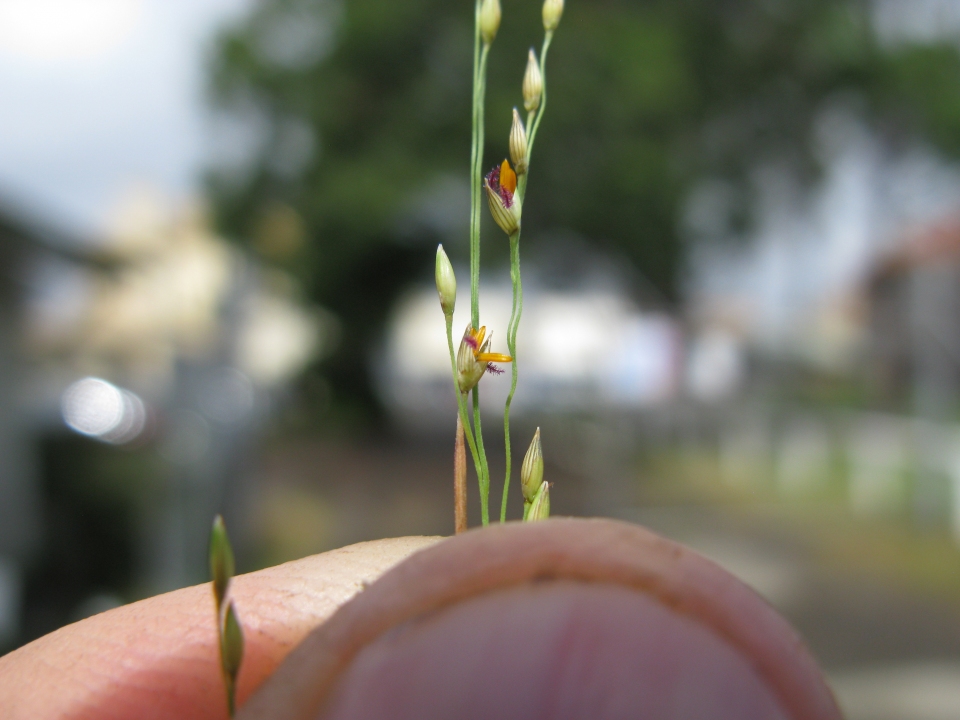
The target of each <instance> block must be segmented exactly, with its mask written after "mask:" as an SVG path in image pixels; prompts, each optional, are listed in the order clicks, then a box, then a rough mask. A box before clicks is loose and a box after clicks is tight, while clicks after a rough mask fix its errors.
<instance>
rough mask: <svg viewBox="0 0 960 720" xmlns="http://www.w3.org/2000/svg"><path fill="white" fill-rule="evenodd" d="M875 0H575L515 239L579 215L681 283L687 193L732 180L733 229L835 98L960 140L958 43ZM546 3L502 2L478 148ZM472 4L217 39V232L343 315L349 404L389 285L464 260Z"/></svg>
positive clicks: (437, 2)
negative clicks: (890, 32) (882, 25)
mask: <svg viewBox="0 0 960 720" xmlns="http://www.w3.org/2000/svg"><path fill="white" fill-rule="evenodd" d="M873 12H874V5H873V4H872V3H869V2H866V1H865V0H645V1H642V0H632V1H631V0H589V1H588V0H571V2H569V3H568V7H567V10H566V13H565V15H564V18H563V22H562V24H561V26H560V29H559V31H558V36H557V40H556V42H555V43H554V45H553V49H552V51H551V55H550V59H549V66H548V78H549V90H550V95H549V111H548V113H547V115H546V118H545V122H544V124H543V128H542V132H541V135H540V138H541V139H540V142H539V143H538V144H537V152H536V156H535V157H534V163H533V167H532V174H533V176H534V182H533V183H532V184H531V187H530V193H529V196H528V200H527V203H526V205H525V208H524V226H525V230H526V232H525V234H524V235H525V237H524V243H525V245H526V246H527V247H529V246H530V245H531V244H535V243H537V242H538V240H539V241H541V242H546V241H548V240H549V237H550V235H551V232H552V231H556V230H559V229H564V230H567V231H573V232H575V233H577V234H579V235H581V236H582V237H583V238H585V239H586V240H587V241H589V242H591V243H594V244H595V245H596V246H598V247H601V248H605V249H607V250H610V251H613V252H616V253H617V254H619V255H621V256H625V257H626V258H628V259H629V260H630V261H631V262H632V263H634V264H635V265H636V267H637V268H638V269H639V270H640V271H642V272H643V273H644V274H645V275H646V276H647V277H648V278H650V279H651V280H652V282H653V283H654V284H655V285H657V286H658V287H659V288H660V289H661V291H662V292H663V293H664V294H665V295H666V296H667V297H675V293H676V285H677V279H678V274H679V272H680V269H681V263H682V257H683V243H682V242H681V240H682V233H681V231H680V229H679V228H680V226H681V223H680V222H679V221H680V219H681V216H682V214H683V212H684V203H685V202H686V200H687V198H688V195H689V193H690V191H691V189H692V188H693V187H694V186H695V185H696V184H697V183H698V182H702V181H704V180H710V181H713V182H715V183H716V184H718V185H719V186H720V187H722V188H723V189H724V192H723V193H722V196H723V198H724V202H723V204H722V207H721V208H720V212H719V213H718V217H716V218H714V221H715V222H717V223H720V224H721V225H726V226H727V228H728V229H729V230H731V231H732V232H733V234H736V230H737V229H738V228H741V229H742V228H743V226H744V225H745V223H746V222H748V221H749V217H750V214H749V210H750V207H749V197H750V192H749V189H750V188H749V183H750V175H751V171H752V170H753V169H755V168H757V167H758V166H759V165H761V164H769V163H772V164H776V165H777V166H779V167H782V168H786V169H787V170H788V171H789V172H792V173H794V174H796V175H797V176H798V177H801V178H807V179H810V178H813V177H815V176H816V170H817V163H816V157H817V156H816V153H815V152H814V149H815V143H814V141H813V140H814V133H815V129H816V121H817V118H818V117H819V116H820V115H821V114H822V112H823V111H824V109H825V108H827V107H829V106H830V105H831V104H836V103H837V102H838V101H843V102H845V103H846V104H847V105H848V106H849V105H851V103H852V105H853V106H854V107H856V108H857V112H858V113H859V114H860V115H862V119H863V120H864V121H865V122H866V123H867V124H868V125H870V126H872V127H874V128H875V129H877V130H879V131H880V132H881V133H882V134H883V135H884V136H885V137H888V138H890V139H891V141H893V142H897V141H899V140H900V139H903V138H917V137H921V138H926V139H928V140H929V141H932V142H934V143H936V144H938V145H939V146H940V147H941V148H942V149H943V150H945V151H947V152H949V153H953V154H960V56H958V53H957V50H956V49H955V47H953V46H947V45H942V46H931V45H922V46H921V45H915V44H909V43H890V42H881V41H880V40H878V38H877V35H876V33H875V32H874V23H873ZM539 13H540V0H525V1H524V2H519V1H514V0H505V2H504V21H503V24H502V27H501V30H500V34H499V36H498V37H497V40H496V43H495V45H494V52H493V53H492V55H491V62H490V83H489V91H488V93H489V94H488V109H487V133H488V135H487V137H488V148H487V158H486V162H485V164H486V165H492V164H493V163H494V162H495V161H497V160H499V159H500V158H502V157H503V156H505V155H506V152H507V133H508V130H509V123H510V109H511V107H512V106H513V105H519V104H520V102H521V96H520V80H521V77H522V73H523V70H524V66H525V61H526V50H527V48H528V47H529V46H531V45H534V46H536V47H538V48H539V44H540V40H541V33H542V30H541V25H540V20H539ZM472 16H473V3H472V2H470V1H469V0H461V1H460V2H449V0H404V1H403V2H398V1H397V0H263V2H260V3H258V4H257V5H256V9H255V11H254V12H253V13H252V15H251V16H250V17H249V18H248V19H247V20H246V21H245V22H244V23H243V24H242V25H240V26H238V27H236V28H233V29H231V30H230V31H229V32H227V33H226V34H224V35H223V36H222V38H221V39H220V42H219V44H218V49H217V53H216V56H215V62H214V66H213V90H214V98H215V102H216V104H217V106H218V107H219V109H220V110H221V111H222V113H223V117H224V118H225V121H226V122H225V124H224V132H223V139H224V142H225V145H226V146H227V149H228V150H230V155H231V157H230V158H228V159H224V160H223V161H221V162H220V163H219V164H218V165H217V167H216V168H215V170H214V172H213V173H212V174H211V181H210V187H211V190H212V192H213V196H214V198H215V202H216V207H217V210H218V218H219V222H220V224H221V228H222V229H223V230H224V231H225V232H227V233H228V234H230V235H232V236H234V237H237V238H240V239H242V240H245V241H249V242H250V243H252V245H253V246H254V247H256V248H257V249H258V250H259V251H260V252H261V253H263V254H264V256H266V257H267V258H268V259H270V260H271V261H273V262H277V263H280V264H283V265H286V266H287V267H288V268H290V269H292V270H293V271H294V272H296V273H297V274H298V275H299V276H300V278H301V279H302V280H303V281H304V283H305V286H306V287H307V288H309V292H310V294H311V296H312V298H313V299H315V300H317V301H319V302H321V303H323V304H324V305H326V306H327V307H330V308H331V309H333V310H334V311H335V312H336V313H338V314H339V315H340V317H341V318H342V319H343V321H344V329H345V332H344V336H343V344H342V346H341V349H340V351H339V353H338V354H337V356H336V357H334V358H332V359H331V360H328V361H327V366H326V368H325V371H326V372H328V373H329V374H330V377H331V380H332V381H333V382H332V384H333V387H335V388H336V389H337V393H338V394H339V399H340V400H343V399H344V398H353V399H359V400H371V399H372V395H371V394H370V391H369V383H368V382H367V377H366V370H365V368H366V367H367V358H368V354H369V351H370V347H371V343H372V342H374V339H375V338H376V337H377V333H378V331H379V329H380V327H381V325H382V323H383V321H384V319H385V316H386V313H387V312H388V310H389V308H390V306H391V304H392V300H393V299H394V297H395V295H396V293H397V292H398V291H399V290H400V288H401V287H402V286H403V285H405V284H407V283H408V282H409V281H410V280H411V278H412V277H415V276H417V275H423V276H424V277H427V276H428V275H429V273H430V271H431V269H432V267H433V265H432V260H431V258H432V253H433V249H434V248H435V246H436V243H437V242H438V241H441V240H442V241H444V242H445V243H446V245H447V248H448V251H449V252H450V254H451V256H452V257H453V258H454V260H455V261H456V260H457V259H458V258H465V257H466V244H467V224H468V203H469V192H468V177H467V162H468V157H469V142H470V140H469V138H470V132H469V118H470V108H469V103H470V85H469V83H470V75H471V48H472V34H471V23H472ZM238 150H239V151H242V152H238ZM277 218H287V219H286V221H284V222H276V221H275V220H276V219H277ZM290 218H294V219H293V220H292V221H291V219H290ZM291 223H292V224H291ZM291 227H294V228H295V229H296V230H297V231H296V232H291ZM717 234H725V233H723V232H720V233H717ZM726 234H730V233H726ZM485 237H487V238H488V240H487V242H486V243H485V245H484V253H485V255H484V259H485V261H487V260H491V259H492V260H493V261H497V262H498V261H501V260H503V259H504V257H505V254H506V243H498V242H497V240H498V239H499V237H500V236H499V234H498V233H496V232H487V231H485ZM297 238H299V239H300V241H296V240H297ZM501 245H502V246H503V247H501ZM368 406H369V405H368Z"/></svg>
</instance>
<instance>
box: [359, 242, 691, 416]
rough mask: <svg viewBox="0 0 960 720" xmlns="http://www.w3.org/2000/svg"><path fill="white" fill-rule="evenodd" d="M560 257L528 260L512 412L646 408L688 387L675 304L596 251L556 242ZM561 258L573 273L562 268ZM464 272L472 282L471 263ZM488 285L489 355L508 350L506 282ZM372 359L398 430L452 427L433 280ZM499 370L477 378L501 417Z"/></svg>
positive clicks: (409, 301)
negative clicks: (517, 378)
mask: <svg viewBox="0 0 960 720" xmlns="http://www.w3.org/2000/svg"><path fill="white" fill-rule="evenodd" d="M555 252H556V255H554V256H548V257H545V258H540V259H539V261H538V259H537V258H532V259H530V260H526V261H525V262H524V275H523V288H524V300H523V312H522V316H521V322H520V329H519V332H518V335H517V356H518V362H519V372H520V378H521V379H520V382H519V383H518V385H517V392H516V396H515V398H514V402H513V405H512V408H513V412H514V414H515V416H516V417H519V418H523V417H529V416H536V417H540V416H542V415H543V414H544V413H552V414H572V413H587V414H591V413H592V414H602V413H604V412H607V411H616V412H634V411H645V410H650V409H655V408H662V407H664V406H666V405H668V404H669V403H671V402H672V401H675V400H676V399H677V398H678V396H679V395H680V394H681V393H682V392H683V388H682V383H683V381H684V374H685V371H684V363H685V357H684V354H685V351H684V338H683V332H682V330H681V326H680V324H679V323H678V322H677V320H676V319H675V317H674V315H673V314H672V313H671V310H670V308H669V306H668V304H667V303H666V302H664V301H663V300H662V299H661V298H659V297H657V296H656V295H655V294H654V293H652V292H649V291H647V290H646V286H645V285H644V284H643V283H642V282H638V281H636V280H635V279H632V278H630V277H629V276H628V275H627V274H626V271H627V268H625V267H624V266H623V265H622V264H618V263H616V262H613V261H612V260H611V259H609V258H606V257H603V256H602V255H601V254H599V253H597V252H595V251H592V250H587V249H585V248H583V247H580V246H576V245H573V246H569V245H564V244H560V246H559V247H557V248H556V249H555ZM557 263H562V264H564V265H566V266H567V268H568V269H567V270H566V271H564V272H558V269H557V268H556V267H554V266H555V265H556V264H557ZM457 274H458V276H459V277H461V278H467V277H469V272H468V270H467V269H466V268H460V269H459V272H458V273H457ZM502 274H503V275H504V276H505V275H507V270H506V269H503V271H502ZM557 277H562V278H563V280H562V283H558V282H557V280H556V278H557ZM481 286H482V292H481V322H482V324H483V325H485V326H486V327H487V332H488V333H489V332H491V331H492V332H493V345H492V348H491V350H492V351H493V352H501V353H506V352H507V343H506V328H507V324H508V322H509V319H510V310H511V304H512V291H511V288H510V286H509V284H505V283H503V282H501V283H495V282H487V280H486V278H484V280H483V281H482V282H481ZM458 290H459V297H458V302H457V308H456V312H455V314H454V320H453V327H454V330H453V343H454V350H455V351H456V348H457V347H458V346H459V344H460V339H461V337H462V336H463V333H464V329H465V328H466V327H467V325H468V322H469V314H470V287H469V284H467V283H466V282H461V283H460V285H459V288H458ZM374 361H375V362H374V364H375V371H376V375H377V377H378V383H379V388H380V393H381V398H382V399H383V401H384V403H385V405H386V406H387V407H388V408H389V410H390V411H391V413H392V414H393V415H394V417H395V418H396V419H397V421H398V425H399V426H400V427H402V428H404V429H407V430H410V429H420V430H441V431H446V430H448V429H449V424H450V418H451V417H453V416H454V415H455V413H456V403H455V399H454V395H453V392H452V390H451V388H452V386H451V383H452V376H451V368H450V356H449V353H448V349H447V341H446V337H445V331H444V319H443V313H442V312H441V311H440V306H439V305H438V303H437V293H436V289H435V288H434V287H432V286H421V287H415V288H412V289H411V290H410V291H409V292H408V294H407V295H406V296H404V297H403V298H402V299H401V300H400V302H399V303H398V304H397V306H396V308H395V311H394V315H393V319H392V321H391V323H390V325H389V327H388V331H387V337H386V340H385V343H384V346H383V348H382V350H381V351H380V352H379V353H378V354H377V355H376V356H375V358H374ZM501 369H502V370H503V371H504V372H503V374H502V375H495V374H493V373H487V375H486V376H485V378H484V380H483V383H482V389H483V395H484V401H483V407H484V408H485V409H486V410H487V411H488V412H490V413H491V414H495V415H496V414H499V415H502V409H503V403H504V401H505V399H506V396H507V393H508V391H509V387H510V374H511V368H510V366H509V364H504V365H503V366H502V368H501Z"/></svg>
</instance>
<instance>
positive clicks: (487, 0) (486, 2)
mask: <svg viewBox="0 0 960 720" xmlns="http://www.w3.org/2000/svg"><path fill="white" fill-rule="evenodd" d="M499 29H500V0H483V3H482V4H481V5H480V37H482V38H483V42H484V44H485V45H489V44H490V43H492V42H493V39H494V38H495V37H496V36H497V30H499Z"/></svg>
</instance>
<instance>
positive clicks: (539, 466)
mask: <svg viewBox="0 0 960 720" xmlns="http://www.w3.org/2000/svg"><path fill="white" fill-rule="evenodd" d="M542 482H543V450H542V448H541V447H540V428H537V431H536V432H535V433H534V434H533V440H532V441H531V442H530V447H528V448H527V454H526V455H524V456H523V465H521V466H520V489H521V490H522V491H523V500H524V502H528V503H529V502H533V499H534V498H535V497H536V495H537V492H538V491H539V490H540V485H541V483H542Z"/></svg>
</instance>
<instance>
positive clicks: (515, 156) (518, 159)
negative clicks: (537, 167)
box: [510, 108, 527, 175]
mask: <svg viewBox="0 0 960 720" xmlns="http://www.w3.org/2000/svg"><path fill="white" fill-rule="evenodd" d="M510 159H511V160H513V165H514V167H516V169H517V175H523V174H524V173H525V172H526V171H527V130H526V128H524V127H523V120H521V119H520V113H518V112H517V109H516V108H514V109H513V125H511V126H510Z"/></svg>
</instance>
